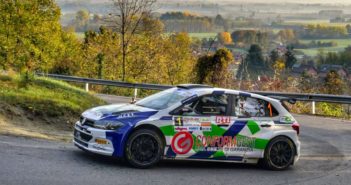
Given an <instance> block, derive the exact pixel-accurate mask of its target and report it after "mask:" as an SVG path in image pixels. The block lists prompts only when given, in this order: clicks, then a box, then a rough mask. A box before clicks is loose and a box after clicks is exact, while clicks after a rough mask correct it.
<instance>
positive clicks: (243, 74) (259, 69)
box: [237, 44, 273, 80]
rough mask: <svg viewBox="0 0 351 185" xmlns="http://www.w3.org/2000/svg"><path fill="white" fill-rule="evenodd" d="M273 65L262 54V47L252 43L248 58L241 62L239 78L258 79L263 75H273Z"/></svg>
mask: <svg viewBox="0 0 351 185" xmlns="http://www.w3.org/2000/svg"><path fill="white" fill-rule="evenodd" d="M272 67H273V66H269V65H268V62H267V61H265V59H264V58H263V54H262V48H261V47H260V46H259V45H257V44H253V45H251V47H250V49H249V51H248V54H247V56H246V59H245V60H244V61H243V62H242V63H241V64H240V66H239V69H238V73H237V78H240V79H241V80H249V79H251V80H256V79H257V77H258V76H261V75H271V72H272Z"/></svg>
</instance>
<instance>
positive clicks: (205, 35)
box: [189, 32, 217, 39]
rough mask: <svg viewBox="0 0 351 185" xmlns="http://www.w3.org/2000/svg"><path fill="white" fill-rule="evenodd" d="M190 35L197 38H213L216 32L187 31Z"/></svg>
mask: <svg viewBox="0 0 351 185" xmlns="http://www.w3.org/2000/svg"><path fill="white" fill-rule="evenodd" d="M189 36H190V37H195V38H198V39H205V38H215V37H216V36H217V33H214V32H209V33H189Z"/></svg>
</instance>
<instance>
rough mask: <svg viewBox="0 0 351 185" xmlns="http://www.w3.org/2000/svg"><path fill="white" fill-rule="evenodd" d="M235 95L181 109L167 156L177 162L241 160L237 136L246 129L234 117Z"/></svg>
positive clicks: (199, 101)
mask: <svg viewBox="0 0 351 185" xmlns="http://www.w3.org/2000/svg"><path fill="white" fill-rule="evenodd" d="M234 97H235V96H234V95H232V94H225V93H224V92H223V93H212V94H209V95H205V96H201V97H199V98H198V99H197V100H195V101H193V102H190V103H188V104H187V105H184V106H182V107H180V108H179V109H178V110H176V111H175V113H174V115H173V125H174V129H175V134H174V136H173V137H172V139H171V147H170V148H169V150H171V152H167V154H166V155H169V154H173V155H174V156H175V157H176V158H191V159H216V160H225V159H230V160H240V159H241V157H242V156H243V155H244V153H245V152H244V151H242V150H236V149H235V148H236V147H237V144H238V143H237V140H236V135H237V134H238V133H239V132H240V130H241V129H242V128H243V127H244V126H245V122H243V121H240V120H237V117H236V116H235V115H233V114H232V113H233V106H232V105H233V103H234V102H233V101H234Z"/></svg>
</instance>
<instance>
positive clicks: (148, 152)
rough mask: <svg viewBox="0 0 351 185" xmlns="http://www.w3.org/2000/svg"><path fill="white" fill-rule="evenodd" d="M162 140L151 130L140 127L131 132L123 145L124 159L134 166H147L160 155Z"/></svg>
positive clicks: (161, 152)
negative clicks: (124, 145)
mask: <svg viewBox="0 0 351 185" xmlns="http://www.w3.org/2000/svg"><path fill="white" fill-rule="evenodd" d="M163 148H164V146H163V142H162V139H161V137H160V136H159V134H157V133H156V132H155V131H153V130H149V129H140V130H137V131H135V132H133V133H132V134H131V135H130V137H129V139H128V141H127V144H126V147H125V158H126V161H127V162H128V163H129V164H131V165H132V166H134V167H136V168H149V167H151V166H153V165H155V164H156V163H158V162H159V160H160V159H161V157H162V154H163Z"/></svg>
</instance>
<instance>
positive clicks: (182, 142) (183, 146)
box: [171, 132, 194, 155]
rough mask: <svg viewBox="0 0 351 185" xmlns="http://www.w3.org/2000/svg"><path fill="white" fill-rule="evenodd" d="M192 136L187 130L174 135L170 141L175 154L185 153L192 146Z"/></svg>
mask: <svg viewBox="0 0 351 185" xmlns="http://www.w3.org/2000/svg"><path fill="white" fill-rule="evenodd" d="M193 144H194V141H193V136H192V135H191V134H190V133H188V132H178V133H177V134H175V135H174V137H173V139H172V143H171V147H172V150H173V151H174V152H175V153H176V154H181V155H182V154H186V153H188V152H189V151H190V150H191V148H192V147H193Z"/></svg>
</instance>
